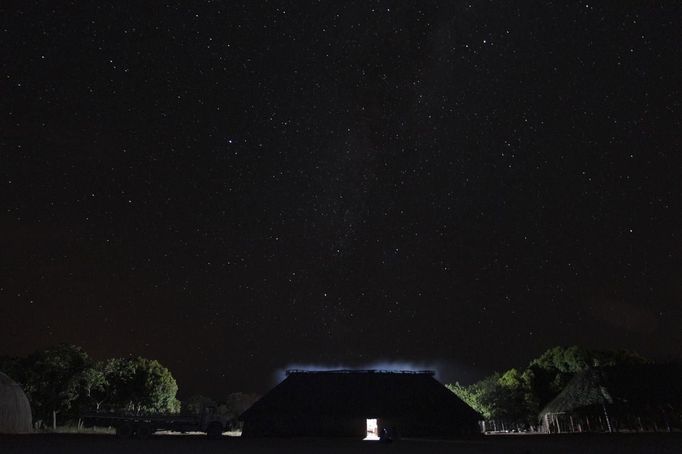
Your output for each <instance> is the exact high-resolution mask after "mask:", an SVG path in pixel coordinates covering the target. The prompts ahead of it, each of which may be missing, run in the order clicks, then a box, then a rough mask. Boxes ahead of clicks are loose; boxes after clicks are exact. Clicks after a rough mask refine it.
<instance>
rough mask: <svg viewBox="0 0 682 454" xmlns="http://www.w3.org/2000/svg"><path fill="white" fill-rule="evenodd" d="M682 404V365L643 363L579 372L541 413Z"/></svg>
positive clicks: (542, 415) (541, 414) (541, 415)
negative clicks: (598, 407)
mask: <svg viewBox="0 0 682 454" xmlns="http://www.w3.org/2000/svg"><path fill="white" fill-rule="evenodd" d="M612 404H622V405H627V406H630V407H638V406H646V405H661V404H675V405H681V404H682V365H680V364H641V365H627V366H614V367H602V368H591V369H586V370H584V371H582V372H579V373H577V374H576V375H575V377H573V379H571V381H570V382H569V383H568V384H567V385H566V387H565V388H564V389H563V390H562V391H561V392H560V393H559V395H557V396H556V397H555V398H554V400H552V401H551V402H550V403H549V404H547V406H545V408H544V409H543V410H542V411H541V412H540V415H539V416H540V418H542V417H544V415H545V414H547V413H562V412H571V411H575V410H578V409H584V408H587V407H591V406H601V405H612Z"/></svg>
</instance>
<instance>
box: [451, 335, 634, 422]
mask: <svg viewBox="0 0 682 454" xmlns="http://www.w3.org/2000/svg"><path fill="white" fill-rule="evenodd" d="M644 363H646V360H645V359H644V358H642V357H641V356H639V355H638V354H636V353H633V352H628V351H623V350H619V351H599V350H589V349H585V348H582V347H578V346H571V347H553V348H550V349H548V350H547V351H545V352H544V353H543V354H542V355H540V356H539V357H538V358H535V359H533V360H532V361H530V364H529V365H528V366H527V367H526V368H525V369H524V370H518V369H515V368H512V369H509V370H507V371H506V372H503V373H499V372H496V373H494V374H492V375H490V376H488V377H486V378H484V379H483V380H480V381H478V382H476V383H473V384H471V385H468V386H464V385H460V384H459V383H454V384H450V385H447V387H448V388H449V389H450V390H451V391H452V392H454V393H455V394H457V396H459V397H460V398H461V399H462V400H463V401H465V402H466V403H468V404H469V405H470V406H471V407H472V408H473V409H474V410H476V411H478V412H479V413H481V414H482V415H483V416H484V417H485V418H486V419H505V420H511V421H525V422H535V420H536V419H537V415H538V413H539V412H540V410H541V409H542V408H543V407H544V406H545V405H546V404H547V403H548V402H549V401H551V400H552V399H553V398H554V397H556V396H557V394H559V392H561V390H562V389H564V387H565V386H566V385H567V384H568V382H569V381H570V380H571V378H573V377H574V376H575V374H576V373H578V372H581V371H583V370H586V369H588V368H591V367H602V366H616V365H636V364H644Z"/></svg>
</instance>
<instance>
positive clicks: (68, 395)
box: [23, 344, 91, 428]
mask: <svg viewBox="0 0 682 454" xmlns="http://www.w3.org/2000/svg"><path fill="white" fill-rule="evenodd" d="M89 367H91V361H90V358H89V357H88V355H87V353H85V351H84V350H83V349H82V348H81V347H77V346H75V345H69V344H60V345H58V346H56V347H54V348H50V349H47V350H44V351H39V352H36V353H33V354H32V355H30V356H29V357H28V358H27V360H26V362H25V370H24V378H23V379H24V391H25V392H26V394H27V396H28V398H29V401H30V402H31V406H32V409H33V413H34V416H35V417H36V419H38V420H47V419H48V418H50V416H51V419H52V427H53V428H56V425H57V414H61V413H65V412H68V411H69V410H72V409H74V406H73V404H74V402H75V401H76V400H77V399H78V398H79V397H80V395H81V392H82V391H83V389H82V385H83V375H82V374H83V372H84V371H85V370H86V369H88V368H89Z"/></svg>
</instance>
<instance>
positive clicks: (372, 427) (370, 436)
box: [364, 419, 379, 440]
mask: <svg viewBox="0 0 682 454" xmlns="http://www.w3.org/2000/svg"><path fill="white" fill-rule="evenodd" d="M364 439H365V440H378V439H379V427H378V426H377V420H376V419H368V420H367V436H366V437H365V438H364Z"/></svg>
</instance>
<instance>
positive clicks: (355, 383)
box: [240, 370, 481, 438]
mask: <svg viewBox="0 0 682 454" xmlns="http://www.w3.org/2000/svg"><path fill="white" fill-rule="evenodd" d="M240 419H241V420H242V421H243V422H244V428H243V432H242V435H243V436H246V437H250V436H251V437H257V436H261V437H262V436H332V437H357V438H365V437H368V436H370V435H371V433H372V432H374V433H375V434H381V433H382V432H383V431H384V430H390V431H391V432H393V433H399V434H400V435H402V436H458V435H464V434H474V433H478V420H479V419H481V417H480V415H479V414H478V413H476V412H475V411H474V410H473V409H471V407H469V406H468V405H467V404H466V403H464V402H463V401H462V400H460V399H459V398H458V397H457V396H455V395H454V394H453V393H452V392H450V391H449V390H448V389H447V388H446V387H445V386H443V385H442V384H441V383H439V382H438V381H436V380H435V379H434V377H433V372H429V371H424V372H402V371H401V372H395V371H373V370H369V371H355V370H342V371H324V372H308V371H289V373H288V376H287V378H286V379H285V380H284V381H282V382H281V383H280V384H279V385H277V386H276V387H275V388H273V389H272V390H271V391H270V392H269V393H267V394H266V395H265V396H263V397H262V398H261V399H260V400H258V401H257V402H256V403H255V404H254V405H252V406H251V407H250V408H249V409H248V410H246V411H245V412H244V413H243V414H242V415H241V418H240Z"/></svg>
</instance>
